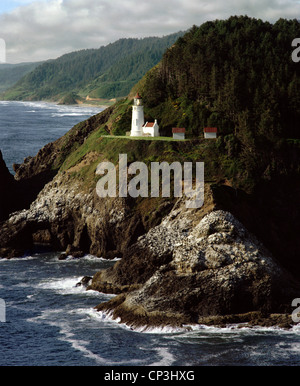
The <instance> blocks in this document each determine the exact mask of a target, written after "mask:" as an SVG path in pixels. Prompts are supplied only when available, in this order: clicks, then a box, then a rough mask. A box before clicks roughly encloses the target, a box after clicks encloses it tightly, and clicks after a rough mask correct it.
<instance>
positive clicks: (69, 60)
mask: <svg viewBox="0 0 300 386" xmlns="http://www.w3.org/2000/svg"><path fill="white" fill-rule="evenodd" d="M182 35H183V33H182V32H178V33H175V34H172V35H168V36H164V37H161V38H159V37H149V38H143V39H120V40H118V41H116V42H115V43H111V44H108V45H107V46H103V47H100V48H99V49H88V50H81V51H77V52H72V53H70V54H66V55H63V56H61V57H60V58H58V59H55V60H49V61H47V62H45V63H43V64H42V65H40V66H39V67H37V68H36V69H35V70H34V71H32V72H31V73H29V74H27V75H26V76H25V77H23V78H22V79H21V80H20V81H19V82H18V83H16V84H15V85H14V86H13V87H12V88H10V89H9V90H8V91H7V92H6V93H5V94H4V96H3V98H4V99H10V100H26V99H31V100H44V99H54V100H58V99H60V98H62V97H63V96H65V95H66V94H67V93H70V92H73V93H76V94H78V95H79V96H81V97H83V98H85V97H86V96H89V97H90V98H106V99H107V98H116V97H123V96H126V95H127V94H128V93H129V91H130V90H131V88H132V87H133V85H134V84H135V83H137V82H138V81H139V80H140V79H141V78H142V77H143V76H144V75H145V73H146V72H147V71H148V70H150V69H151V68H152V67H153V66H155V65H156V64H157V63H158V62H159V61H160V60H161V58H162V55H163V53H164V52H165V51H166V49H167V48H168V47H170V46H172V45H173V44H174V42H175V41H176V40H177V39H178V37H180V36H182Z"/></svg>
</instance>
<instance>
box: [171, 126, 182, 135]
mask: <svg viewBox="0 0 300 386" xmlns="http://www.w3.org/2000/svg"><path fill="white" fill-rule="evenodd" d="M172 133H173V134H174V133H185V128H183V127H173V129H172Z"/></svg>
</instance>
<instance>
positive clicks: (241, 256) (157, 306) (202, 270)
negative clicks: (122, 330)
mask: <svg viewBox="0 0 300 386" xmlns="http://www.w3.org/2000/svg"><path fill="white" fill-rule="evenodd" d="M128 272H130V275H129V276H128ZM89 289H97V290H100V291H106V290H107V289H111V290H113V289H115V293H119V294H118V295H117V296H116V297H115V298H113V299H112V300H110V301H109V302H107V303H103V304H100V305H99V306H97V307H96V309H97V310H98V311H102V312H107V313H109V314H110V315H111V316H112V317H113V318H115V319H118V320H120V321H121V322H122V323H126V324H128V325H131V326H133V327H141V326H149V325H150V326H153V325H154V326H161V325H174V326H178V325H183V324H191V323H209V322H212V321H213V322H214V323H217V320H218V323H221V322H222V321H223V322H224V320H225V319H224V318H223V319H221V318H219V319H216V318H218V317H220V316H226V318H227V319H226V320H227V321H234V320H235V321H237V320H239V321H243V322H245V321H248V322H250V321H251V320H252V321H253V320H257V319H259V318H258V316H257V315H260V316H261V315H270V314H274V313H287V314H288V313H290V312H291V301H292V300H293V299H294V298H295V297H297V294H299V289H300V287H299V283H296V282H295V280H294V279H293V278H292V277H291V275H290V274H289V273H287V272H286V271H285V270H284V269H283V268H281V266H280V265H279V264H278V263H277V262H276V261H275V260H274V258H273V257H272V256H271V254H270V253H269V252H268V251H267V250H266V248H264V246H263V245H262V244H261V243H259V242H258V241H257V240H256V238H255V237H254V236H253V235H251V234H250V233H249V232H248V231H247V230H246V229H245V227H244V226H243V225H242V224H241V223H240V222H239V221H238V220H237V219H236V218H235V217H234V216H233V215H232V214H231V213H229V212H226V211H222V210H211V211H209V210H208V208H207V207H206V208H203V209H202V210H201V211H199V210H198V211H197V210H196V211H191V210H186V209H185V206H184V205H183V203H182V202H179V203H178V204H177V206H176V207H175V208H174V209H173V210H172V211H171V213H170V214H169V215H168V216H166V218H165V219H164V220H163V221H162V223H161V224H160V225H158V226H157V227H155V228H153V229H151V230H150V231H149V232H148V233H147V234H145V235H143V236H142V237H140V238H139V240H138V241H137V243H136V244H135V245H133V246H132V247H131V249H130V251H129V253H128V254H127V255H126V256H125V257H124V259H122V260H121V261H120V262H118V263H117V264H116V265H115V266H114V267H112V268H110V269H108V270H106V271H103V272H100V273H98V274H97V275H95V276H94V278H93V282H92V284H91V286H90V287H89ZM118 290H119V291H118ZM253 313H254V314H253ZM229 315H231V317H229ZM233 315H240V317H239V318H238V317H235V318H233ZM242 315H243V316H242ZM245 315H246V316H245ZM253 315H255V318H256V319H255V318H254V316H253ZM262 319H263V318H261V320H262ZM275 319H276V318H275ZM275 319H274V320H275ZM286 320H289V321H290V324H292V319H291V318H290V317H286V318H285V325H286V324H287V322H286Z"/></svg>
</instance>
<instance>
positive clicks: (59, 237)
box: [0, 17, 300, 328]
mask: <svg viewBox="0 0 300 386" xmlns="http://www.w3.org/2000/svg"><path fill="white" fill-rule="evenodd" d="M295 31H299V34H300V27H299V22H297V21H284V20H280V21H278V22H277V23H275V24H274V25H271V24H269V23H263V22H262V21H260V20H255V19H250V18H247V17H245V18H242V17H241V18H238V17H233V18H230V19H229V20H227V21H216V22H214V23H205V24H204V25H203V26H201V27H199V28H197V27H193V28H192V29H191V30H190V31H189V32H188V33H187V34H186V35H185V36H183V37H181V38H180V39H179V40H178V41H177V42H176V44H175V45H174V46H173V47H172V48H171V49H169V50H168V51H167V52H166V54H165V55H164V58H163V60H162V62H161V63H160V64H159V65H157V66H156V67H154V68H153V69H152V70H151V71H150V72H148V73H147V74H146V76H145V77H144V78H143V79H142V80H141V81H140V82H139V84H138V85H136V86H135V87H134V88H133V90H132V92H131V93H130V94H129V95H128V97H126V98H124V99H123V100H121V101H119V102H117V103H116V104H115V105H114V106H111V107H109V108H108V109H106V110H104V111H103V112H102V113H100V114H98V115H96V116H94V117H91V118H90V119H89V120H87V121H85V122H81V123H80V124H78V125H76V126H75V127H74V128H73V129H72V130H70V132H68V133H67V134H66V135H65V136H63V137H62V138H60V139H58V140H57V141H55V142H53V143H51V144H48V145H46V146H45V147H44V148H43V149H41V150H40V151H39V153H38V154H37V155H36V156H35V157H28V158H27V159H25V160H24V163H23V164H22V165H14V169H15V172H16V174H15V177H14V178H13V177H12V176H11V175H10V174H9V172H8V170H7V168H6V166H5V164H4V162H3V161H2V160H0V178H1V181H0V183H1V186H5V187H7V190H2V191H1V195H0V200H1V208H7V210H5V211H4V210H2V212H1V216H2V217H1V221H2V222H1V225H0V256H1V257H2V258H11V257H14V256H19V257H21V256H24V255H25V254H28V253H33V252H34V251H38V250H39V247H40V246H45V245H46V246H48V247H49V248H52V250H54V251H58V252H61V257H60V258H65V257H66V256H68V255H72V256H74V257H77V258H80V257H82V256H84V255H85V254H93V255H95V256H98V257H104V258H107V259H114V258H116V257H118V258H119V260H118V261H117V262H116V263H115V265H114V266H113V267H111V268H109V269H107V270H104V271H101V272H98V273H97V274H96V275H95V276H94V277H93V278H92V280H91V281H88V284H87V290H96V291H100V292H105V293H111V294H114V295H116V296H115V297H114V298H112V299H111V300H110V301H108V302H106V303H103V304H99V305H96V304H95V308H96V309H97V310H98V311H99V312H104V313H106V314H108V315H110V316H111V317H112V318H114V319H116V320H119V321H121V322H122V323H126V324H128V325H130V326H132V327H134V328H137V327H139V328H143V327H144V326H148V327H150V326H185V325H191V324H199V323H200V324H202V323H203V324H215V325H224V324H226V323H244V324H243V325H245V323H247V324H248V325H256V324H258V325H266V326H269V325H277V326H281V327H285V328H289V327H291V326H293V324H294V322H293V319H292V318H291V313H292V312H293V311H294V310H293V308H292V301H293V299H295V298H299V297H300V281H299V275H300V263H299V250H300V239H299V235H298V228H299V226H298V224H299V220H300V209H299V196H300V182H299V181H300V179H299V175H300V169H299V159H300V146H299V145H300V140H299V126H298V122H299V119H300V108H299V103H298V102H297V101H298V100H299V99H297V98H299V96H300V94H299V81H298V79H299V76H300V73H299V71H300V66H298V67H297V66H295V64H294V63H292V62H291V59H290V55H289V51H288V50H289V49H290V47H287V42H291V41H292V38H294V33H295ZM249 36H251V39H250V38H249ZM261 36H267V38H266V39H261ZM255 39H256V40H255ZM268 39H270V40H271V41H272V44H277V47H276V50H275V49H274V50H272V52H271V51H268V49H267V48H268V47H269V44H268ZM253 40H255V41H257V44H259V47H258V49H256V48H257V47H256V45H255V44H253ZM237 42H239V44H237ZM224 47H226V49H224ZM239 50H241V51H240V52H239ZM207 52H210V55H206V53H207ZM274 52H277V53H279V54H278V56H276V57H273V56H272V55H273V54H274ZM196 53H197V55H196ZM272 53H273V54H272ZM244 55H246V57H247V60H241V58H243V57H244ZM183 59H184V62H182V60H183ZM195 69H197V71H195ZM245 73H247V74H249V76H248V77H245V76H244V74H245ZM270 79H272V81H271V82H270ZM278 85H281V86H280V87H278ZM137 90H139V93H140V94H141V95H142V96H143V99H144V104H145V119H146V120H147V121H153V120H154V118H155V119H156V118H157V119H158V121H159V123H160V127H161V128H162V130H161V132H162V134H163V135H166V136H169V137H170V136H171V132H172V127H186V128H187V130H186V134H187V140H186V141H171V140H170V138H168V140H166V139H165V140H164V139H160V140H159V139H156V140H152V139H137V140H134V139H130V138H124V137H122V138H118V137H117V136H118V135H122V136H125V134H126V132H127V131H128V130H129V128H130V120H131V111H132V102H133V96H134V95H135V94H136V92H137ZM210 125H214V126H217V127H218V138H217V139H216V140H209V141H207V140H205V139H204V138H203V127H207V126H210ZM112 134H113V135H112ZM120 154H126V155H127V160H128V166H129V165H130V164H131V163H132V162H135V161H142V162H144V163H145V164H146V165H147V166H148V167H150V164H151V162H163V161H166V162H168V163H169V164H170V163H172V162H174V161H179V162H181V163H183V162H197V161H198V162H204V164H205V191H204V198H205V199H204V204H203V206H202V207H201V208H198V209H187V208H186V205H185V197H181V198H174V197H170V198H163V197H157V198H151V197H143V198H142V197H138V198H136V199H135V198H131V197H126V198H120V197H116V198H100V197H99V196H98V195H97V193H96V184H97V181H98V180H99V178H100V176H98V175H96V169H97V165H98V164H99V163H100V162H103V161H110V162H112V163H114V164H115V165H117V163H118V158H119V155H120ZM11 189H12V190H11ZM12 191H13V192H14V195H12V194H11V193H10V192H12ZM84 275H85V273H84V272H82V276H84Z"/></svg>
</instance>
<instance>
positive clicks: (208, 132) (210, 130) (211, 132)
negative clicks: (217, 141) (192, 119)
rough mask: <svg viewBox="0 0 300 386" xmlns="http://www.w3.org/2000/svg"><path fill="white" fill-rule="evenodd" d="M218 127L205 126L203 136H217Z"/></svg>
mask: <svg viewBox="0 0 300 386" xmlns="http://www.w3.org/2000/svg"><path fill="white" fill-rule="evenodd" d="M217 132H218V129H217V128H216V127H205V128H204V138H217Z"/></svg>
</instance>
